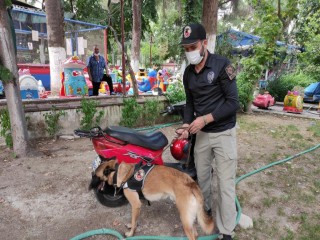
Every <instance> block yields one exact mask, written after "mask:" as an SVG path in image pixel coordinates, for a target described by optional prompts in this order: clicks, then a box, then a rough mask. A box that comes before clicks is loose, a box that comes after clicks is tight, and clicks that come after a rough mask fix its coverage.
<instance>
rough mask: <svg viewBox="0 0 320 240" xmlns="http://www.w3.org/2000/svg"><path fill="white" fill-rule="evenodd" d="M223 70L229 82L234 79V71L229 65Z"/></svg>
mask: <svg viewBox="0 0 320 240" xmlns="http://www.w3.org/2000/svg"><path fill="white" fill-rule="evenodd" d="M225 70H226V73H227V75H228V77H229V79H230V80H233V79H234V78H235V77H236V75H237V74H236V69H235V68H234V67H233V66H232V65H231V64H230V65H228V66H227V67H226V69H225Z"/></svg>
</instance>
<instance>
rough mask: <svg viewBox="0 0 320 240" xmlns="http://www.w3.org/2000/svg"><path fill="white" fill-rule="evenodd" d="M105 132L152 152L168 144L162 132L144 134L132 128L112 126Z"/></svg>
mask: <svg viewBox="0 0 320 240" xmlns="http://www.w3.org/2000/svg"><path fill="white" fill-rule="evenodd" d="M104 132H105V133H106V134H108V135H109V136H111V137H114V138H117V139H120V140H122V141H125V142H127V143H130V144H133V145H137V146H140V147H144V148H147V149H151V150H160V149H162V148H164V147H165V146H167V144H168V139H167V137H166V136H165V135H164V134H163V133H162V132H160V131H157V132H148V133H142V132H138V131H136V130H134V129H131V128H126V127H119V126H110V127H107V128H106V129H105V130H104Z"/></svg>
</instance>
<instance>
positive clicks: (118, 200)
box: [95, 186, 128, 208]
mask: <svg viewBox="0 0 320 240" xmlns="http://www.w3.org/2000/svg"><path fill="white" fill-rule="evenodd" d="M95 194H96V197H97V199H98V201H99V202H100V203H101V204H102V205H104V206H106V207H111V208H114V207H120V206H123V205H125V204H127V203H128V200H127V199H126V197H125V196H124V194H123V190H122V189H121V190H120V191H119V193H117V195H116V196H114V188H113V187H112V186H105V188H104V190H103V191H101V190H98V189H95Z"/></svg>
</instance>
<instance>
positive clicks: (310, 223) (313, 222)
mask: <svg viewBox="0 0 320 240" xmlns="http://www.w3.org/2000/svg"><path fill="white" fill-rule="evenodd" d="M319 222H320V215H319V214H317V215H315V217H307V218H305V219H304V221H303V224H302V226H301V237H299V240H310V239H320V224H319Z"/></svg>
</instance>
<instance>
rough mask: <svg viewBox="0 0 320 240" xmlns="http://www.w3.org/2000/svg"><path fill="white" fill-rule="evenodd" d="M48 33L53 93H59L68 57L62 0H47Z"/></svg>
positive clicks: (55, 94)
mask: <svg viewBox="0 0 320 240" xmlns="http://www.w3.org/2000/svg"><path fill="white" fill-rule="evenodd" d="M46 13H47V33H48V46H49V60H50V87H51V95H54V96H57V95H59V91H60V87H61V79H60V75H61V72H62V71H63V66H62V63H63V61H64V60H65V59H66V50H65V47H64V46H65V42H64V16H63V6H62V1H61V0H46Z"/></svg>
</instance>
